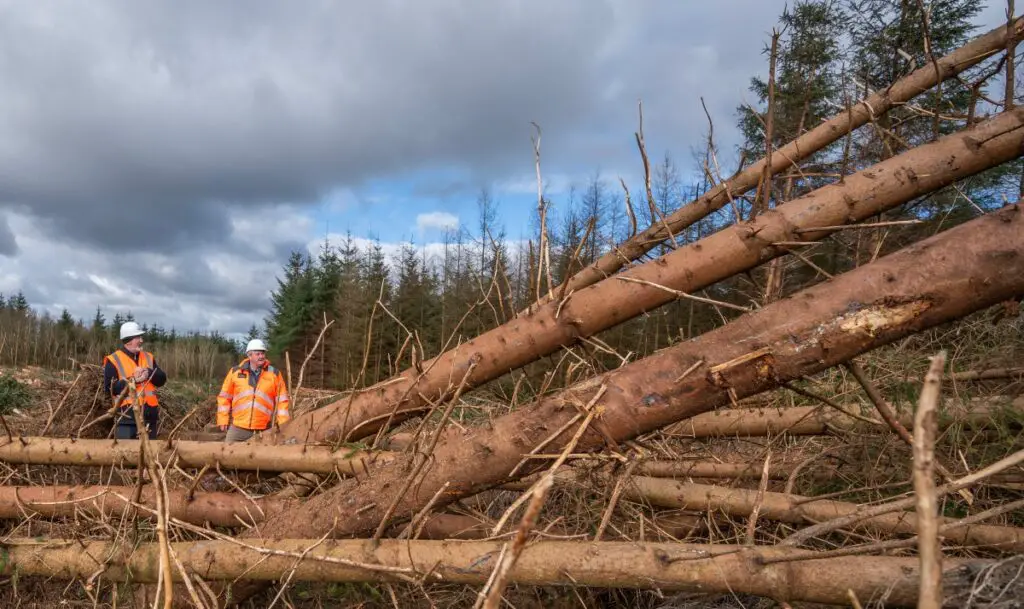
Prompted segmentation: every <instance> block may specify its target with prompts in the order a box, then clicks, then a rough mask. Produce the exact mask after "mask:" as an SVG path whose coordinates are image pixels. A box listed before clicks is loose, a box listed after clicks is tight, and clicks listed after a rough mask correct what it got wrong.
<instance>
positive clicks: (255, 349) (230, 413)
mask: <svg viewBox="0 0 1024 609" xmlns="http://www.w3.org/2000/svg"><path fill="white" fill-rule="evenodd" d="M245 355H246V359H245V360H243V361H242V362H241V363H240V364H239V365H237V366H233V367H232V368H231V370H228V374H227V376H226V377H225V378H224V384H223V385H222V386H221V388H220V394H219V395H218V396H217V426H218V427H219V428H220V430H221V431H226V432H227V435H226V436H225V437H224V441H225V442H228V443H231V442H245V441H246V440H248V439H249V438H251V437H253V435H255V434H256V433H257V432H260V431H264V430H267V429H270V427H271V425H273V423H274V420H275V418H276V420H277V424H278V425H281V424H282V423H285V422H286V421H287V420H288V419H289V415H288V388H287V385H286V384H285V381H284V375H282V374H281V372H280V371H279V370H278V369H277V368H274V367H273V366H271V365H270V362H269V361H268V360H267V346H266V345H265V344H264V343H263V341H262V340H260V339H258V338H256V339H253V340H251V341H249V344H248V345H246V346H245Z"/></svg>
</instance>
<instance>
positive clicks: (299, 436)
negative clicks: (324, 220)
mask: <svg viewBox="0 0 1024 609" xmlns="http://www.w3.org/2000/svg"><path fill="white" fill-rule="evenodd" d="M1022 145H1024V111H1021V109H1019V108H1018V109H1017V110H1014V111H1012V112H1009V113H1004V114H1001V115H999V116H996V117H995V118H993V119H990V120H989V121H987V122H985V123H982V124H979V125H976V126H975V127H973V128H971V129H967V130H965V131H963V132H961V133H958V134H954V135H950V136H947V137H945V138H943V139H940V140H938V141H936V142H933V143H930V144H926V145H922V146H920V147H918V148H914V149H911V150H909V151H907V152H905V153H903V154H902V155H900V156H897V157H893V158H891V159H888V160H886V161H883V162H882V163H879V164H877V165H874V166H872V167H870V168H868V169H865V170H864V171H861V172H859V173H857V174H854V175H851V176H847V177H846V178H845V179H844V180H843V181H842V182H841V183H837V184H834V185H831V186H826V187H824V188H821V189H818V190H816V191H814V192H812V193H810V194H808V195H806V196H804V197H801V198H799V199H796V200H794V201H791V202H789V203H786V204H784V205H780V206H779V207H777V208H775V209H773V210H770V211H768V212H766V213H764V214H761V215H759V216H758V217H757V218H756V219H755V220H753V221H750V222H744V223H740V224H737V225H734V226H731V227H729V228H726V229H723V230H721V231H719V232H717V233H715V234H713V235H711V236H709V237H707V238H705V239H701V240H700V241H697V242H695V243H693V244H690V245H688V246H686V247H682V248H680V249H678V250H675V251H673V252H671V253H670V254H667V255H666V256H663V257H662V258H659V259H658V260H655V261H653V262H649V263H647V264H643V265H640V266H636V267H634V268H631V269H629V270H626V271H623V272H622V273H621V274H619V275H617V276H616V277H615V278H613V279H611V280H609V281H602V282H601V283H599V284H597V285H593V286H590V287H588V288H585V289H583V290H580V291H577V292H574V293H573V294H571V295H569V296H568V297H567V298H566V300H565V302H564V303H563V302H561V301H559V302H549V303H547V304H545V305H544V306H542V307H540V308H538V309H537V310H535V311H533V312H532V313H531V314H529V315H526V316H523V317H519V318H516V319H513V320H512V321H510V322H508V323H506V324H504V325H502V326H499V327H497V328H495V329H493V330H490V331H489V332H486V333H484V334H482V335H480V336H478V337H476V338H475V339H473V340H470V341H468V342H466V343H463V344H461V345H459V347H457V348H456V349H453V350H450V351H448V352H445V353H443V354H441V355H439V356H437V357H436V358H434V359H432V360H430V361H427V362H424V363H423V365H422V369H423V372H422V373H420V372H418V371H417V370H416V369H409V370H406V371H405V372H403V373H402V375H401V376H400V377H396V378H392V379H390V380H388V381H386V382H384V383H380V384H378V385H375V386H374V387H371V388H369V389H366V390H363V391H360V392H358V393H355V394H352V395H350V396H349V397H345V398H342V399H341V400H339V401H337V402H334V403H332V404H329V405H327V406H325V407H324V408H321V409H317V410H314V411H310V412H307V413H303V414H301V415H299V416H298V417H296V418H295V419H293V420H292V421H291V422H289V423H288V424H286V425H284V426H282V427H281V430H280V432H279V433H272V434H266V435H264V436H263V438H261V439H260V440H259V441H260V442H264V443H280V442H314V441H336V440H339V439H349V440H353V439H358V438H362V437H366V436H367V435H370V434H372V433H374V432H375V431H376V430H377V429H379V428H380V427H381V426H382V425H385V424H387V422H389V421H390V422H392V423H393V422H397V421H400V420H402V419H404V418H406V417H408V416H411V415H412V414H416V413H421V412H423V410H424V408H425V405H427V404H428V403H429V402H428V401H430V400H432V401H434V402H435V403H436V402H439V401H444V400H446V399H449V398H450V397H451V394H452V393H453V392H454V391H455V389H456V386H457V385H459V384H460V382H462V379H465V381H464V382H465V387H466V388H467V389H468V388H472V387H476V386H479V385H481V384H483V383H485V382H488V381H490V380H493V379H495V378H498V377H500V376H501V375H503V374H506V373H508V372H509V371H511V370H514V369H516V368H519V367H521V366H524V365H526V364H528V363H530V362H532V361H535V360H537V359H538V358H540V357H543V356H544V355H547V354H549V353H552V352H554V351H556V350H558V349H560V348H562V347H565V346H566V345H570V344H573V343H574V342H575V341H577V340H578V339H579V338H580V337H585V336H591V335H593V334H595V333H597V332H600V331H602V330H605V329H607V328H610V327H613V326H615V325H617V324H619V323H621V322H623V321H626V320H628V319H630V318H632V317H635V316H637V315H640V314H642V313H644V312H645V311H650V310H652V309H655V308H657V307H659V306H661V305H663V304H665V303H666V302H669V301H671V300H673V299H675V298H676V297H677V296H676V294H675V293H674V292H670V291H666V290H665V289H663V288H659V287H656V286H663V287H664V288H668V289H669V290H678V291H682V292H687V293H689V292H693V291H694V290H699V289H701V288H703V287H706V286H709V285H711V284H713V283H716V282H718V281H721V280H723V279H726V278H728V277H731V276H732V275H735V274H737V273H740V272H743V271H746V270H748V269H751V268H754V267H756V266H757V265H759V264H761V263H763V262H765V261H767V260H770V259H773V258H776V257H778V256H781V255H783V254H785V253H786V252H787V250H786V249H785V247H783V246H779V245H775V244H777V243H781V242H793V241H803V242H806V241H815V240H818V239H822V238H824V237H826V236H827V235H829V234H831V232H834V231H827V230H820V231H809V230H808V229H813V228H818V227H832V226H837V225H842V224H847V223H851V222H856V221H860V220H863V219H865V218H869V217H871V216H873V215H876V214H878V213H881V212H883V211H886V210H888V209H892V208H894V207H896V206H898V205H900V204H902V203H904V202H906V201H909V200H911V199H913V198H915V197H918V196H921V195H923V194H926V193H929V192H932V191H934V190H937V189H939V188H941V187H943V186H946V185H948V184H951V183H953V182H955V181H956V180H959V179H961V178H963V177H966V176H969V175H973V174H975V173H978V172H980V171H983V170H985V169H988V168H991V167H994V166H997V165H999V164H1001V163H1003V162H1005V161H1009V160H1011V159H1014V158H1016V157H1017V156H1019V155H1020V152H1021V147H1022ZM636 281H640V282H646V283H641V284H638V283H636Z"/></svg>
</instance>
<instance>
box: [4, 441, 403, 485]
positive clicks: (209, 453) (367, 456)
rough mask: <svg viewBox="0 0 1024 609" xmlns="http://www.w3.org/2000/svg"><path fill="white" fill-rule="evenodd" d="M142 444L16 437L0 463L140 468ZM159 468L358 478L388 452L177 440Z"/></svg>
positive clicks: (158, 446)
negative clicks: (206, 467) (216, 467)
mask: <svg viewBox="0 0 1024 609" xmlns="http://www.w3.org/2000/svg"><path fill="white" fill-rule="evenodd" d="M140 447H141V443H140V442H139V441H138V440H74V439H61V438H45V437H12V438H8V437H6V436H3V435H2V434H0V462H3V463H10V464H24V463H31V464H37V465H90V466H107V465H109V466H115V467H125V468H133V467H136V466H138V462H139V450H140ZM153 448H154V449H155V450H158V453H157V455H156V456H157V458H158V460H159V461H160V463H162V464H164V465H170V461H171V460H172V459H173V460H174V461H176V462H177V464H178V465H179V466H180V467H202V466H204V465H209V466H211V467H213V466H214V465H217V464H220V467H221V468H222V469H226V470H231V469H238V470H255V471H262V472H311V473H317V474H332V473H338V474H340V475H346V476H351V475H356V474H360V473H362V472H365V471H366V469H367V468H368V467H369V464H370V463H372V462H373V461H377V460H382V459H389V458H390V454H389V453H386V452H377V453H371V452H366V451H354V450H351V449H347V448H342V449H339V450H332V449H331V448H330V447H327V446H260V447H258V448H257V447H255V446H253V445H252V444H245V443H236V444H225V443H223V442H195V441H189V440H178V441H175V442H174V443H172V444H168V443H166V442H154V443H153Z"/></svg>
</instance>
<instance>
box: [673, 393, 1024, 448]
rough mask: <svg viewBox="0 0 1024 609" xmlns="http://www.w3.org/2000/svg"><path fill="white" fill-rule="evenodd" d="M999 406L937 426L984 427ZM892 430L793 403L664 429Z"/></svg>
mask: <svg viewBox="0 0 1024 609" xmlns="http://www.w3.org/2000/svg"><path fill="white" fill-rule="evenodd" d="M1006 406H1007V408H1008V409H1012V410H1013V411H1015V412H1024V409H1022V407H1021V406H1022V405H1021V404H1019V403H1017V402H1013V403H1010V402H1009V401H1007V404H1006ZM999 411H1000V408H999V407H987V406H986V407H981V408H974V409H972V410H970V411H968V412H965V413H963V414H947V415H944V416H941V417H939V427H940V429H947V428H949V427H950V426H952V425H958V424H963V425H970V426H979V427H983V426H985V425H987V424H991V423H992V420H993V417H995V416H997V415H998V413H999ZM899 421H900V422H901V423H902V424H903V426H904V427H906V428H907V429H911V428H913V427H914V417H913V415H910V414H903V415H901V416H900V417H899ZM889 431H892V428H890V427H889V426H888V425H886V424H885V423H883V422H881V421H879V424H878V425H873V424H871V423H870V422H868V421H865V420H863V419H857V418H854V417H852V416H849V415H846V414H844V413H841V412H839V411H837V410H834V409H832V408H828V407H824V406H793V407H789V408H735V409H729V410H717V411H715V412H707V413H704V414H700V415H697V416H695V417H693V418H692V419H686V420H685V421H680V422H679V423H676V424H674V425H670V426H669V427H667V428H666V429H665V432H666V433H668V434H671V435H678V436H682V437H684V438H695V439H696V438H715V437H744V436H778V435H783V434H786V435H790V436H819V435H826V434H830V433H840V434H841V433H844V432H857V433H886V432H889Z"/></svg>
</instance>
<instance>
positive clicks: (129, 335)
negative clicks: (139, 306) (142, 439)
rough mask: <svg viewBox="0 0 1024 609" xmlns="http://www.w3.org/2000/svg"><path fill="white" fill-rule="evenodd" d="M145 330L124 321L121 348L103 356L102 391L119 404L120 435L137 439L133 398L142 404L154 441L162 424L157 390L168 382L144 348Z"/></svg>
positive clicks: (147, 425)
mask: <svg viewBox="0 0 1024 609" xmlns="http://www.w3.org/2000/svg"><path fill="white" fill-rule="evenodd" d="M142 335H143V331H142V328H141V327H139V324H137V323H135V322H134V321H127V322H125V323H123V324H121V342H122V343H123V344H122V345H121V348H120V349H118V350H117V351H114V352H113V353H111V354H110V355H108V356H106V357H104V358H103V392H104V393H106V394H107V396H109V397H110V399H111V400H112V401H113V404H114V405H116V406H118V413H117V419H116V420H115V423H114V425H115V427H116V431H117V434H116V435H117V438H118V439H122V440H137V439H138V438H139V430H138V429H137V428H136V426H135V415H134V414H133V413H132V405H133V403H134V402H133V400H135V399H138V401H139V403H140V404H139V405H140V406H142V419H143V422H144V423H145V425H146V427H147V429H148V431H147V430H143V431H144V432H145V433H147V435H148V436H149V438H150V439H151V440H155V439H156V436H157V429H158V428H159V426H160V408H159V406H160V400H159V399H158V398H157V395H156V393H157V392H156V390H157V388H158V387H163V386H164V384H165V383H166V382H167V373H166V372H164V371H163V369H162V368H160V366H157V364H156V359H155V358H154V357H153V354H152V353H150V352H148V351H143V350H142V342H143V338H142ZM132 379H134V380H135V383H136V385H135V388H136V392H135V393H134V394H133V395H129V393H130V392H129V389H128V384H129V381H130V380H132Z"/></svg>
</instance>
